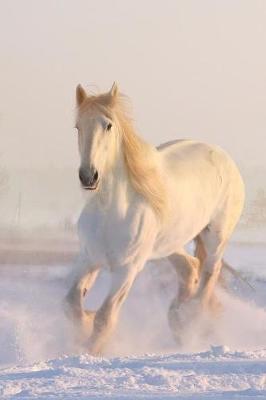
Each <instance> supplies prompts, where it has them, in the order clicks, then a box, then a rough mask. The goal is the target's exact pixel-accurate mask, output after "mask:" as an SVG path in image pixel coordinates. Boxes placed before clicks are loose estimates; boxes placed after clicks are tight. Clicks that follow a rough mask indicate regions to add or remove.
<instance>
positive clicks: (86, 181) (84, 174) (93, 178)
mask: <svg viewBox="0 0 266 400" xmlns="http://www.w3.org/2000/svg"><path fill="white" fill-rule="evenodd" d="M79 180H80V183H81V186H82V188H83V189H85V190H95V189H97V187H98V183H99V174H98V171H97V170H96V169H95V168H94V167H91V168H90V169H89V170H87V169H84V168H80V169H79Z"/></svg>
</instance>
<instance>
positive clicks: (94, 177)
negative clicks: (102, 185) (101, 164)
mask: <svg viewBox="0 0 266 400" xmlns="http://www.w3.org/2000/svg"><path fill="white" fill-rule="evenodd" d="M97 180H98V171H95V172H94V175H93V182H97Z"/></svg>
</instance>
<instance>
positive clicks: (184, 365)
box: [0, 346, 266, 400]
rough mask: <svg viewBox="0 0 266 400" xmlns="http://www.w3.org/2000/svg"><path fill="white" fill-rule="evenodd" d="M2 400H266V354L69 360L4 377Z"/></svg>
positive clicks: (220, 350)
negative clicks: (255, 399) (155, 399)
mask: <svg viewBox="0 0 266 400" xmlns="http://www.w3.org/2000/svg"><path fill="white" fill-rule="evenodd" d="M0 382H1V383H0V395H1V399H3V400H4V399H12V398H19V399H20V400H31V399H36V398H37V399H39V400H42V399H43V400H44V399H45V400H48V399H64V400H70V399H71V400H72V399H80V400H85V399H94V398H95V399H97V398H101V399H108V398H112V399H150V398H154V397H156V398H159V399H170V398H175V399H196V398H197V399H214V398H215V399H223V400H224V399H230V400H231V399H242V400H243V399H245V400H246V399H253V398H257V399H258V398H260V399H265V398H266V349H263V350H257V351H253V352H231V351H230V350H229V349H228V348H226V347H224V346H217V347H212V349H211V350H210V351H206V352H202V353H194V354H168V355H144V356H141V357H134V356H131V357H123V358H121V357H120V358H111V359H106V358H94V357H92V356H90V355H82V356H75V357H70V356H65V357H61V358H58V359H56V360H51V361H47V362H40V363H36V364H33V365H27V366H16V367H12V368H8V369H2V370H1V371H0Z"/></svg>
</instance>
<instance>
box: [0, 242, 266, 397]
mask: <svg viewBox="0 0 266 400" xmlns="http://www.w3.org/2000/svg"><path fill="white" fill-rule="evenodd" d="M265 257H266V246H265V245H263V244H254V245H247V244H233V245H231V246H230V248H229V249H228V252H227V260H228V261H230V263H231V264H232V265H235V266H236V267H237V268H238V269H239V270H241V272H242V274H243V275H244V276H245V277H247V278H248V280H249V282H250V283H251V285H252V286H253V287H254V289H255V290H252V289H251V288H249V287H248V286H246V285H245V284H243V283H242V282H240V281H238V280H236V279H235V278H232V277H231V276H227V279H228V280H229V283H228V287H227V289H226V290H225V289H222V288H220V289H219V291H218V296H219V298H220V300H221V301H222V303H223V306H224V310H223V312H222V313H221V314H220V316H219V317H217V319H213V318H210V317H209V316H206V315H196V316H195V315H194V317H193V320H192V321H191V322H190V323H189V320H188V319H186V318H184V326H183V327H182V330H181V332H180V335H181V338H182V343H183V345H182V347H177V345H176V344H175V343H174V341H173V340H172V337H171V333H170V331H169V328H168V325H167V318H166V314H167V307H168V304H169V302H170V300H171V298H172V297H173V296H174V293H175V290H176V282H175V275H174V274H173V272H172V270H171V268H170V266H169V265H168V264H167V263H166V262H162V263H160V264H149V265H147V266H146V268H145V270H144V271H143V272H142V273H141V274H140V275H139V277H138V279H137V280H136V282H135V285H134V287H133V290H132V292H131V293H130V296H129V298H128V300H127V302H126V304H125V306H124V308H123V311H122V315H121V319H120V322H119V326H118V329H117V332H116V334H115V336H114V338H113V340H112V342H111V343H110V344H109V346H108V348H107V349H106V353H105V354H104V357H103V358H94V357H91V356H90V355H89V354H78V350H77V347H76V344H75V342H74V339H73V337H74V336H73V334H72V330H71V326H70V324H69V322H68V321H67V320H66V319H65V316H64V314H63V311H62V299H63V297H64V294H65V293H66V285H65V276H66V274H67V272H68V271H67V270H68V268H69V267H68V266H66V265H58V266H42V265H36V266H23V265H21V266H19V265H16V266H12V265H10V266H8V265H5V266H2V267H0V278H1V279H0V332H1V333H0V399H19V400H21V399H24V400H31V399H45V400H46V399H64V400H70V399H81V400H84V399H94V398H110V399H151V398H158V399H169V398H176V399H207V400H208V399H223V400H225V399H227V400H229V399H230V400H231V399H232V400H235V399H239V400H240V399H241V400H247V399H266V261H265ZM108 279H109V276H108V274H107V273H106V272H105V273H103V274H102V275H101V276H100V278H99V280H98V282H97V285H96V287H95V288H94V289H93V290H92V292H91V293H90V295H89V296H88V298H87V300H86V303H87V306H88V307H97V306H98V305H99V304H100V302H101V301H102V298H103V297H104V294H105V293H106V288H107V287H108ZM187 312H188V311H187V310H184V316H185V317H186V315H187Z"/></svg>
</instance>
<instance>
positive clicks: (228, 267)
mask: <svg viewBox="0 0 266 400" xmlns="http://www.w3.org/2000/svg"><path fill="white" fill-rule="evenodd" d="M222 264H223V268H225V269H226V270H227V271H228V272H230V273H231V274H232V275H233V276H234V277H235V278H237V279H239V280H241V282H243V283H245V284H246V285H247V286H248V287H249V288H250V289H252V290H254V291H255V288H254V286H252V285H251V283H250V282H249V281H248V280H247V278H245V277H244V276H243V274H241V272H239V271H237V270H236V269H235V268H233V267H232V266H231V265H230V264H228V263H227V262H226V261H225V260H224V259H223V260H222Z"/></svg>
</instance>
